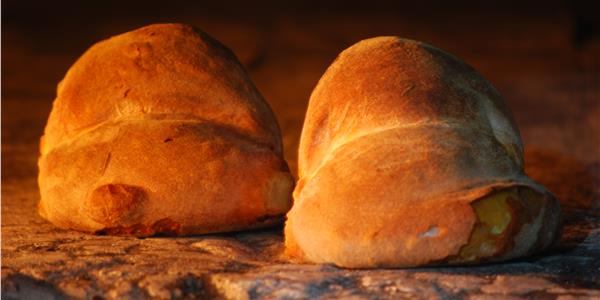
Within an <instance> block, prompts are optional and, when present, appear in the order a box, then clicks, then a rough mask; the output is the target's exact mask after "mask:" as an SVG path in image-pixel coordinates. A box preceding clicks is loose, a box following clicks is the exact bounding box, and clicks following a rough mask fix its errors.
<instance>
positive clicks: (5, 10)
mask: <svg viewBox="0 0 600 300" xmlns="http://www.w3.org/2000/svg"><path fill="white" fill-rule="evenodd" d="M215 2H216V1H210V2H209V1H207V2H201V1H95V2H94V1H14V0H13V1H6V0H5V1H2V146H3V147H2V154H3V161H2V170H3V173H4V174H3V175H4V176H3V177H5V178H6V176H8V177H12V176H15V177H20V176H25V175H28V176H30V175H31V174H32V173H35V172H37V170H36V166H35V161H36V159H37V157H36V156H37V154H36V153H37V148H36V147H37V141H38V138H39V136H41V134H42V131H43V126H44V124H45V120H46V118H47V115H48V113H49V110H50V108H51V103H52V100H53V98H54V97H55V87H56V84H57V83H58V82H59V81H60V80H61V78H62V77H63V76H64V74H65V72H66V71H67V69H68V68H69V67H70V65H71V64H72V63H73V62H74V61H75V60H76V59H77V58H78V57H79V56H80V55H81V54H82V53H83V52H84V51H85V50H86V49H87V48H88V47H89V46H91V45H92V44H93V43H95V42H97V41H99V40H101V39H105V38H107V37H110V36H112V35H115V34H119V33H122V32H125V31H129V30H132V29H135V28H138V27H140V26H144V25H148V24H152V23H162V22H183V23H189V24H193V25H196V26H198V27H200V28H201V29H203V30H204V31H206V32H208V33H209V34H210V35H212V36H214V37H215V38H216V39H218V40H220V41H221V42H223V43H224V44H225V45H227V46H229V47H230V48H231V49H232V50H233V51H234V52H235V53H236V54H237V56H238V57H239V58H240V60H241V61H242V63H243V64H244V65H245V66H246V68H247V69H248V71H249V73H250V75H251V78H252V80H253V81H254V82H255V84H256V85H257V87H258V89H259V90H260V91H261V92H262V93H263V95H264V96H265V98H266V99H267V101H268V102H269V103H270V104H271V106H272V107H273V109H274V111H275V113H276V115H277V118H278V121H279V123H280V126H281V128H282V132H283V135H284V146H285V154H286V157H287V159H288V161H289V163H290V165H291V166H292V168H293V169H294V170H295V165H296V163H295V160H296V149H297V145H298V139H299V135H300V129H301V126H302V122H303V118H304V112H305V109H306V105H307V102H308V98H309V95H310V93H311V91H312V89H313V87H314V86H315V84H316V83H317V81H318V79H319V77H320V76H321V74H322V73H323V72H324V71H325V69H326V68H327V66H328V65H329V64H330V63H331V62H332V61H333V59H334V58H335V56H336V55H337V54H338V53H339V52H340V51H342V50H343V49H345V48H346V47H348V46H350V45H352V44H353V43H355V42H357V41H359V40H361V39H364V38H368V37H373V36H378V35H398V36H402V37H407V38H412V39H416V40H421V41H425V42H427V43H430V44H433V45H435V46H437V47H439V48H442V49H444V50H446V51H449V52H451V53H453V54H455V55H456V56H458V57H460V58H462V59H463V60H465V61H466V62H467V63H469V64H471V65H473V66H474V67H475V68H476V69H478V70H479V71H480V72H481V73H482V74H483V75H484V76H485V77H487V78H488V79H489V80H490V81H491V82H492V83H493V84H494V85H495V86H496V87H497V88H498V89H499V90H500V92H501V93H502V94H503V95H504V96H505V98H506V100H507V102H508V103H509V105H510V107H511V108H512V110H513V112H514V114H515V117H516V119H517V122H518V124H519V126H520V128H521V133H522V136H523V138H524V141H525V144H526V145H527V147H528V148H536V147H537V148H539V149H544V151H551V152H553V153H560V154H561V155H565V156H568V157H571V158H574V159H576V160H578V161H581V162H584V163H592V164H594V163H596V164H597V163H598V162H599V161H600V76H599V74H600V73H599V70H600V68H599V66H600V35H599V34H600V33H599V14H600V13H599V12H600V8H599V7H598V5H595V4H594V2H595V1H534V2H528V1H508V2H507V1H458V2H456V1H444V2H443V3H439V2H442V1H439V2H438V1H394V2H392V1H390V2H385V1H374V0H370V1H330V2H327V3H325V4H323V3H322V2H323V1H304V2H299V1H292V2H287V1H281V3H279V2H275V1H273V2H265V1H262V2H255V1H237V2H229V1H228V2H225V1H223V2H218V3H215ZM284 2H285V3H284ZM479 2H485V3H484V4H481V3H479ZM521 2H527V3H521ZM17 165H18V166H19V168H16V166H17ZM11 166H15V168H11ZM24 173H26V174H24Z"/></svg>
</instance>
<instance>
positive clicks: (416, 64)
mask: <svg viewBox="0 0 600 300" xmlns="http://www.w3.org/2000/svg"><path fill="white" fill-rule="evenodd" d="M522 157H523V146H522V142H521V139H520V135H519V133H518V130H517V127H516V125H515V122H514V120H513V118H512V117H511V115H510V112H509V110H508V108H507V107H506V105H505V104H504V102H503V100H502V98H501V96H500V95H499V93H498V92H497V91H496V90H495V89H494V88H493V87H492V86H491V84H489V83H488V82H487V81H486V80H485V79H484V78H483V77H481V76H480V75H479V74H478V73H477V72H476V71H475V70H473V69H472V68H471V67H469V66H468V65H466V64H465V63H463V62H461V61H459V60H458V59H456V58H454V57H453V56H451V55H449V54H447V53H445V52H443V51H441V50H439V49H436V48H434V47H432V46H429V45H426V44H423V43H419V42H415V41H410V40H405V39H400V38H396V37H380V38H373V39H368V40H365V41H361V42H359V43H357V44H356V45H354V46H352V47H350V48H349V49H347V50H345V51H344V52H342V53H341V54H340V55H339V57H338V58H337V59H336V61H335V62H334V63H333V64H332V65H331V66H330V67H329V68H328V70H327V71H326V72H325V74H324V75H323V77H322V78H321V80H320V81H319V83H318V85H317V87H316V88H315V90H314V91H313V94H312V95H311V99H310V103H309V108H308V111H307V115H306V120H305V123H304V128H303V131H302V137H301V141H300V149H299V175H300V179H299V183H298V185H297V187H296V189H295V191H294V198H295V203H294V206H293V207H292V210H291V211H290V212H289V213H288V215H287V216H288V221H287V223H286V228H285V232H286V248H287V253H288V254H290V255H292V256H296V257H300V258H302V259H303V260H305V261H309V262H319V263H333V264H336V265H339V266H344V267H352V268H368V267H381V266H384V267H403V266H417V265H424V264H432V263H439V262H443V261H448V260H450V259H451V258H453V257H454V256H455V255H457V254H458V253H459V251H460V249H461V247H462V246H463V245H465V244H466V243H467V242H468V241H469V236H470V234H471V232H472V229H473V228H474V225H475V224H476V222H477V216H476V215H475V213H474V211H473V208H472V207H471V202H473V201H475V200H477V199H479V198H482V197H484V196H486V195H488V194H490V193H492V192H493V191H495V190H498V189H505V188H510V187H515V186H526V187H529V188H531V189H533V190H535V191H537V192H538V193H541V194H546V193H547V194H549V193H548V192H547V191H546V190H545V189H544V188H543V187H542V186H540V185H538V184H536V183H535V182H533V181H531V180H530V179H529V178H528V177H526V176H525V175H524V174H523V159H522ZM549 199H550V200H548V203H549V204H548V205H547V206H548V207H552V209H554V208H555V207H556V205H557V202H556V199H555V198H554V197H550V198H549ZM544 224H548V225H547V228H546V229H547V230H548V232H550V233H551V234H550V236H549V238H552V239H553V238H555V237H556V235H557V234H556V232H557V225H556V224H555V223H553V222H552V221H549V222H547V223H544ZM519 225H522V224H519ZM515 226H516V225H515ZM540 232H541V231H539V228H537V229H536V230H535V232H534V233H533V235H532V234H531V233H528V234H527V238H521V239H524V241H523V240H519V241H517V243H521V244H527V245H526V246H525V247H524V248H527V249H529V248H530V247H529V245H530V244H533V243H535V242H536V240H539V239H541V237H540V236H541V233H540ZM544 239H546V237H544ZM507 251H509V250H508V249H507ZM526 252H527V253H529V251H526ZM503 254H506V252H505V253H503ZM518 254H519V255H524V254H525V253H518ZM506 257H507V258H508V257H510V258H512V257H514V255H509V256H506Z"/></svg>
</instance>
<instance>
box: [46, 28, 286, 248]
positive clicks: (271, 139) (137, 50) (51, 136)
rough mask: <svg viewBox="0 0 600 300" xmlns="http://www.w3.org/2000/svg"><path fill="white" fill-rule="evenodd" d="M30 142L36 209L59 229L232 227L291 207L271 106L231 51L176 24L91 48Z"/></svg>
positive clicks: (276, 216)
mask: <svg viewBox="0 0 600 300" xmlns="http://www.w3.org/2000/svg"><path fill="white" fill-rule="evenodd" d="M40 150H41V156H40V158H39V162H38V163H39V170H40V173H39V186H40V192H41V201H40V203H39V212H40V214H41V215H42V216H43V217H44V218H46V219H47V220H49V221H50V222H52V223H54V224H56V225H57V226H60V227H62V228H70V229H75V230H80V231H85V232H94V233H107V234H125V235H136V236H149V235H153V234H174V235H187V234H199V233H208V232H221V231H231V230H241V229H249V228H258V227H264V226H269V225H273V224H277V223H279V222H281V221H282V215H284V214H285V212H286V211H287V210H288V209H289V206H290V205H291V190H292V189H293V178H292V176H291V175H290V173H289V170H288V167H287V164H286V163H285V161H284V160H283V157H282V143H281V136H280V132H279V128H278V125H277V122H276V120H275V117H274V116H273V113H272V111H271V109H270V108H269V106H268V105H267V103H266V102H265V101H264V100H263V98H262V97H261V95H260V94H259V92H258V91H257V90H256V88H255V87H254V85H253V84H252V83H251V82H250V80H249V79H248V76H247V74H246V73H245V71H244V70H243V68H242V66H241V65H240V63H239V62H238V60H237V59H236V57H235V56H234V55H233V54H232V52H231V51H230V50H228V49H227V48H226V47H225V46H223V45H221V44H220V43H219V42H218V41H216V40H214V39H213V38H211V37H209V36H208V35H207V34H205V33H203V32H201V31H199V30H197V29H194V28H192V27H190V26H186V25H179V24H164V25H151V26H147V27H144V28H141V29H138V30H134V31H131V32H128V33H125V34H121V35H118V36H115V37H112V38H110V39H107V40H105V41H102V42H99V43H97V44H96V45H94V46H92V47H91V48H90V49H89V50H88V51H87V52H85V54H84V55H83V56H82V57H81V58H79V60H77V62H76V63H75V64H74V65H73V66H72V67H71V69H70V70H69V71H68V72H67V74H66V76H65V78H64V79H63V80H62V82H61V83H60V84H59V85H58V91H57V97H56V99H55V101H54V104H53V107H52V112H51V113H50V117H49V118H48V123H47V126H46V129H45V133H44V136H43V138H42V140H41V146H40Z"/></svg>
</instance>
